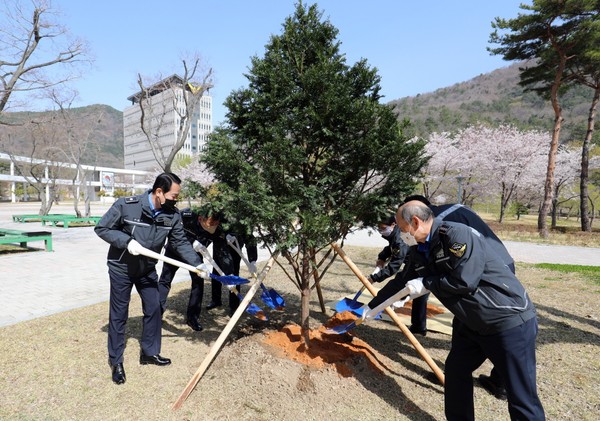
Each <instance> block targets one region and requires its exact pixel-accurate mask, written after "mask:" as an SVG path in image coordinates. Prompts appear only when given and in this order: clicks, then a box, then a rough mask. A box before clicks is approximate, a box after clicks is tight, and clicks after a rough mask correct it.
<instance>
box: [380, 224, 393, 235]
mask: <svg viewBox="0 0 600 421" xmlns="http://www.w3.org/2000/svg"><path fill="white" fill-rule="evenodd" d="M393 231H394V227H392V226H387V227H385V228H384V229H382V230H379V234H381V235H382V236H384V237H389V236H390V235H392V232H393Z"/></svg>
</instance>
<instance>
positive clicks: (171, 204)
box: [160, 198, 177, 210]
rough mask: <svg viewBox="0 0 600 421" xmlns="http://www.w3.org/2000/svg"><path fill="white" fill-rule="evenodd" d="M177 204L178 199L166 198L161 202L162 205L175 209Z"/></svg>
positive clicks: (162, 206) (165, 207)
mask: <svg viewBox="0 0 600 421" xmlns="http://www.w3.org/2000/svg"><path fill="white" fill-rule="evenodd" d="M176 204H177V200H173V199H167V198H165V203H161V205H160V207H161V208H164V209H166V210H175V205H176Z"/></svg>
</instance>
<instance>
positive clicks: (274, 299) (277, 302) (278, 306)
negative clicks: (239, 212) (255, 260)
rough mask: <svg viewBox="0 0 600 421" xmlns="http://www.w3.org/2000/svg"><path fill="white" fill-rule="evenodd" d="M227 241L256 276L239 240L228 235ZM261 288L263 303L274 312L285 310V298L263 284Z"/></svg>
mask: <svg viewBox="0 0 600 421" xmlns="http://www.w3.org/2000/svg"><path fill="white" fill-rule="evenodd" d="M226 239H227V243H228V244H229V246H230V247H231V248H232V249H234V250H235V251H236V253H237V254H239V255H240V258H241V259H242V260H243V261H244V263H245V264H246V266H247V267H248V270H249V271H250V273H251V274H252V275H253V276H256V273H254V272H253V271H252V269H251V268H250V262H249V261H248V259H247V258H246V256H244V253H242V249H241V247H240V244H239V243H238V241H237V238H235V237H234V236H233V235H227V237H226ZM260 287H261V288H262V293H261V294H260V299H261V300H263V302H264V303H265V304H266V305H267V306H268V307H270V308H272V309H274V310H283V308H284V307H285V300H284V299H283V297H282V296H281V295H279V293H278V292H277V291H275V290H274V289H273V288H267V287H266V286H265V285H264V284H263V283H262V282H261V284H260Z"/></svg>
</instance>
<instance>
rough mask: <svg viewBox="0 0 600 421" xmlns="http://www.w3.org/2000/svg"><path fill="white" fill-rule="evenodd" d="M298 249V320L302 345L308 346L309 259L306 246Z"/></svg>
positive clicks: (310, 271) (310, 272)
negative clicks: (299, 321) (300, 268)
mask: <svg viewBox="0 0 600 421" xmlns="http://www.w3.org/2000/svg"><path fill="white" fill-rule="evenodd" d="M300 250H301V252H302V280H301V282H302V285H301V288H300V294H301V301H300V304H301V307H300V308H301V310H300V320H301V322H302V324H301V331H302V339H303V340H304V345H305V346H306V348H310V323H309V317H310V275H311V274H312V270H311V265H310V260H309V258H308V255H307V252H308V250H307V247H306V246H305V245H301V248H300Z"/></svg>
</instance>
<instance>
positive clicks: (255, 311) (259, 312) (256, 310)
mask: <svg viewBox="0 0 600 421" xmlns="http://www.w3.org/2000/svg"><path fill="white" fill-rule="evenodd" d="M196 247H197V250H199V251H200V253H201V254H202V257H204V259H206V260H207V261H208V262H209V263H210V264H211V265H212V266H213V267H214V268H215V270H216V271H217V272H219V273H220V274H221V276H218V275H215V274H212V273H211V274H210V277H211V279H216V280H217V281H219V282H223V281H222V280H223V279H227V280H235V281H236V282H239V280H243V281H244V282H240V283H237V284H233V283H230V284H226V283H224V282H223V283H224V284H225V285H226V286H227V288H228V289H229V291H230V292H232V293H233V294H235V295H236V296H237V297H238V299H239V300H240V302H241V301H242V300H243V299H244V296H243V295H242V294H241V293H240V292H239V291H238V290H237V289H235V285H241V284H245V283H248V282H249V281H248V280H247V279H246V278H242V277H240V276H235V275H225V273H224V272H223V271H222V270H221V268H220V267H219V265H217V262H215V261H214V259H213V258H212V256H211V255H210V253H209V252H208V249H207V248H206V246H205V245H203V244H201V243H199V242H198V244H197V245H196ZM246 312H247V313H248V314H251V315H253V316H254V317H256V318H257V319H260V320H267V316H266V315H265V312H264V311H263V309H262V308H260V307H259V306H257V305H256V304H254V303H249V304H248V307H246Z"/></svg>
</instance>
